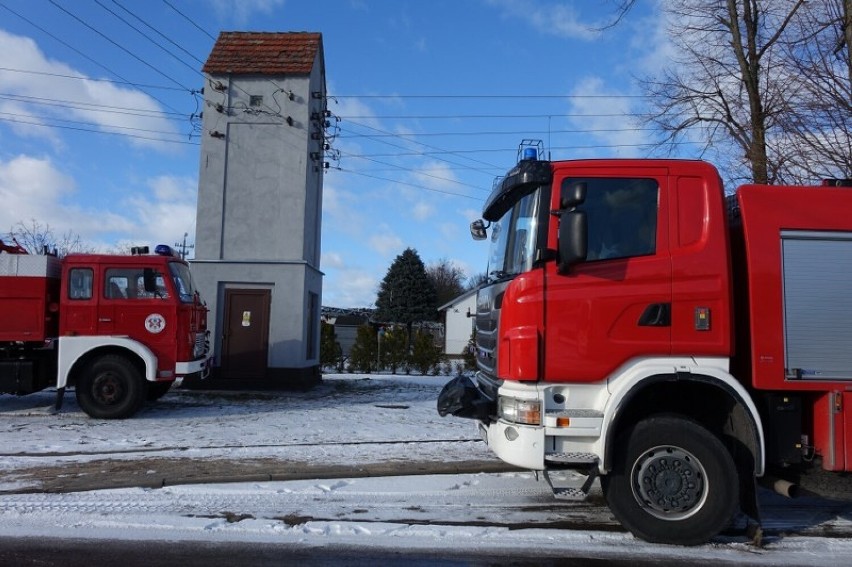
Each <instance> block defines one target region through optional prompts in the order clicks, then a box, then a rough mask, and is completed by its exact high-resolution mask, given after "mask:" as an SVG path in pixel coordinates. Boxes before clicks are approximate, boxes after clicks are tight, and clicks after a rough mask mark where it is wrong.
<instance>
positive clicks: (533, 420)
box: [497, 396, 541, 425]
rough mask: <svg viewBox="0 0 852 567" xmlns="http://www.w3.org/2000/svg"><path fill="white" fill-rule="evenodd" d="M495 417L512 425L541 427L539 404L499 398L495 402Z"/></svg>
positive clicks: (535, 401) (536, 401)
mask: <svg viewBox="0 0 852 567" xmlns="http://www.w3.org/2000/svg"><path fill="white" fill-rule="evenodd" d="M497 415H499V416H500V417H501V418H502V419H505V420H506V421H511V422H512V423H523V424H526V425H541V402H540V401H539V400H519V399H517V398H506V397H503V396H500V398H499V400H498V401H497Z"/></svg>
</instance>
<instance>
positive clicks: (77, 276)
mask: <svg viewBox="0 0 852 567" xmlns="http://www.w3.org/2000/svg"><path fill="white" fill-rule="evenodd" d="M93 281H94V274H93V273H92V269H91V268H72V269H71V271H70V272H69V273H68V299H92V282H93Z"/></svg>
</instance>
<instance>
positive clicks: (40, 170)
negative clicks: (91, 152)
mask: <svg viewBox="0 0 852 567" xmlns="http://www.w3.org/2000/svg"><path fill="white" fill-rule="evenodd" d="M75 186H76V184H75V182H74V180H73V179H72V178H71V177H70V176H68V175H66V174H65V173H63V172H61V171H60V170H59V169H58V168H57V167H56V166H55V165H54V164H53V163H52V162H51V161H50V160H49V159H46V158H36V157H32V156H25V155H20V156H17V157H14V158H12V159H11V160H9V161H6V162H2V161H0V203H3V206H2V207H0V231H2V232H5V231H7V230H9V229H10V228H12V227H13V226H14V225H16V224H17V223H19V222H23V223H24V224H29V223H30V222H31V221H37V222H38V223H39V224H40V225H42V226H45V227H50V229H51V230H52V231H53V232H54V234H56V235H61V234H65V233H69V232H70V233H72V234H75V235H79V236H80V237H81V238H82V239H83V240H84V241H85V242H87V243H91V244H93V245H95V246H96V247H98V246H101V245H103V243H102V242H98V241H97V239H98V238H100V237H101V236H102V235H104V234H107V233H110V232H122V231H127V230H129V229H130V228H131V227H132V226H133V223H132V222H131V221H130V220H129V219H128V218H127V217H125V216H122V215H119V214H116V213H112V212H108V211H97V210H93V209H86V208H83V207H80V206H79V205H77V204H75V203H73V198H74V196H75V194H76V189H75ZM193 208H194V207H193Z"/></svg>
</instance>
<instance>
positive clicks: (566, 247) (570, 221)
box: [556, 209, 589, 274]
mask: <svg viewBox="0 0 852 567" xmlns="http://www.w3.org/2000/svg"><path fill="white" fill-rule="evenodd" d="M588 240H589V228H588V219H587V218H586V211H578V210H576V209H574V210H572V211H564V212H563V213H562V215H561V218H560V222H559V258H558V260H557V264H556V269H557V271H558V272H559V273H560V274H567V273H568V271H569V269H570V268H571V266H573V265H574V264H576V263H578V262H582V261H583V260H585V259H586V255H587V254H588V251H589V243H588Z"/></svg>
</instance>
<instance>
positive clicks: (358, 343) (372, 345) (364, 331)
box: [349, 324, 378, 374]
mask: <svg viewBox="0 0 852 567" xmlns="http://www.w3.org/2000/svg"><path fill="white" fill-rule="evenodd" d="M377 356H378V337H377V336H376V329H374V328H373V327H372V326H370V325H367V324H364V325H361V326H360V327H358V334H357V335H356V336H355V344H353V345H352V350H350V351H349V365H350V369H353V370H355V371H356V372H364V373H366V374H369V373H370V372H372V371H373V370H374V369H375V368H376V357H377Z"/></svg>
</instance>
